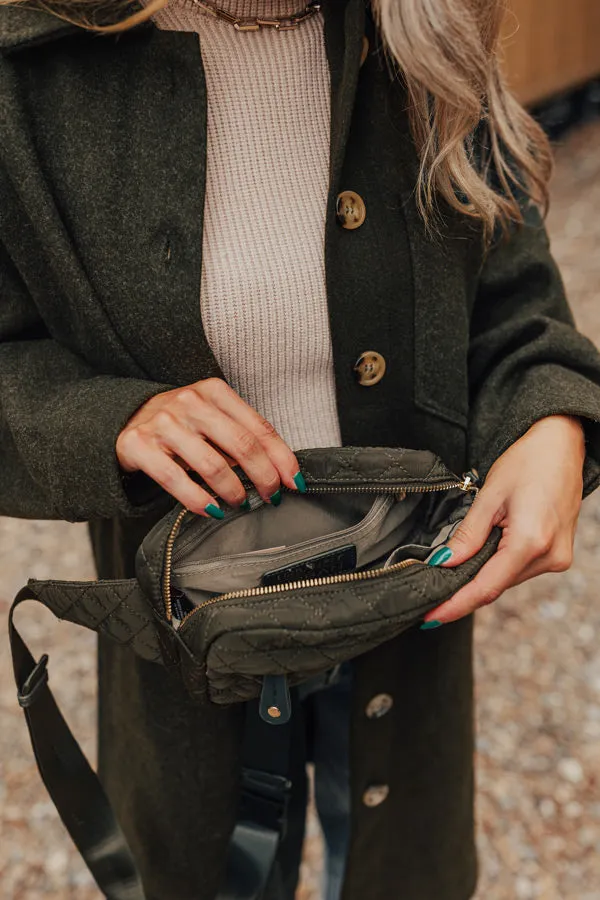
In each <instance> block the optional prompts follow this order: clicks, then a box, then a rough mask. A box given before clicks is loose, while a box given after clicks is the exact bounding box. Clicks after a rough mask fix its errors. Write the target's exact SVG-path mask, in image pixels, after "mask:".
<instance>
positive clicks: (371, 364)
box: [354, 350, 385, 387]
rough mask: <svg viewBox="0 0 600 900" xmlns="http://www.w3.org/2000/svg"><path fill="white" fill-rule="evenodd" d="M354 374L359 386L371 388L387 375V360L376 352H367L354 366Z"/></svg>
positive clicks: (362, 354)
mask: <svg viewBox="0 0 600 900" xmlns="http://www.w3.org/2000/svg"><path fill="white" fill-rule="evenodd" d="M354 372H355V373H356V378H357V381H358V383H359V384H362V385H364V387H371V386H372V385H374V384H377V382H378V381H381V379H382V378H383V376H384V374H385V359H384V358H383V356H382V355H381V353H377V351H376V350H365V352H364V353H361V355H360V356H359V357H358V359H357V360H356V362H355V364H354Z"/></svg>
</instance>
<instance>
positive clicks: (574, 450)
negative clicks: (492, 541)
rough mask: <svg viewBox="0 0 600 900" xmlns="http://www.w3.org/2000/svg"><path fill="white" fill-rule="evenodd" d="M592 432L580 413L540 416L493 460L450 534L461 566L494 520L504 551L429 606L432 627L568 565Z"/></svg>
mask: <svg viewBox="0 0 600 900" xmlns="http://www.w3.org/2000/svg"><path fill="white" fill-rule="evenodd" d="M584 457H585V439H584V432H583V427H582V425H581V422H580V420H579V419H578V418H576V417H573V416H548V417H546V418H544V419H539V420H538V421H537V422H535V423H534V425H532V426H531V428H529V430H528V431H527V432H526V433H525V434H524V435H523V436H522V437H521V438H519V440H517V441H515V443H514V444H512V445H511V446H510V447H509V448H508V450H506V451H505V453H503V454H502V456H500V457H498V459H497V460H496V461H495V463H494V464H493V465H492V466H491V468H490V470H489V472H488V475H487V477H486V479H485V483H484V485H483V487H482V488H481V489H480V491H479V493H478V494H477V497H476V498H475V502H474V503H473V506H472V507H471V509H470V510H469V512H468V513H467V515H466V516H465V519H464V522H463V523H462V525H461V526H460V527H459V528H458V529H457V531H456V532H455V533H454V535H453V536H452V538H451V539H450V540H449V541H448V543H447V546H448V547H449V548H450V549H451V550H452V556H451V557H450V558H449V559H447V561H445V562H444V563H442V565H444V566H449V567H453V566H456V565H459V563H463V562H465V560H467V559H469V558H470V557H472V556H473V555H474V554H475V553H477V551H478V550H480V549H481V547H482V546H483V544H484V543H485V541H486V540H487V538H488V536H489V533H490V531H491V529H492V527H493V526H494V525H499V526H500V527H501V528H502V529H503V532H502V537H501V539H500V543H499V545H498V550H497V552H496V553H495V554H494V555H493V556H492V558H491V559H490V560H489V561H488V562H487V563H486V564H485V565H484V566H482V568H481V569H480V571H479V572H478V573H477V575H476V576H475V577H474V578H473V579H472V581H470V582H469V583H468V584H466V585H465V586H464V587H463V588H461V589H460V590H459V591H457V592H456V594H454V596H453V597H452V598H451V599H450V600H448V601H446V602H445V603H443V604H442V605H441V606H438V608H437V609H434V610H432V611H431V612H430V613H428V615H427V617H426V619H425V623H426V624H425V627H426V628H433V627H435V624H436V623H439V624H440V625H445V624H446V623H448V622H453V621H454V620H455V619H460V618H462V616H466V615H468V614H469V613H472V612H474V611H475V610H476V609H478V608H479V607H480V606H486V605H487V604H489V603H493V602H494V601H495V600H497V599H498V597H499V596H500V595H501V594H502V593H503V592H504V591H505V590H506V589H507V588H509V587H512V586H513V585H515V584H520V583H521V582H522V581H527V579H528V578H533V577H534V576H535V575H540V574H541V573H542V572H564V571H565V570H566V569H568V568H569V567H570V565H571V563H572V559H573V542H574V538H575V529H576V526H577V518H578V516H579V510H580V507H581V499H582V491H583V477H582V471H583V461H584Z"/></svg>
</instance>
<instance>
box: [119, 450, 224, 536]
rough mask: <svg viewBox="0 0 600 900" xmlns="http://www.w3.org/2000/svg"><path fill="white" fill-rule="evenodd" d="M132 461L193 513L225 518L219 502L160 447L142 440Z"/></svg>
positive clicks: (133, 454)
mask: <svg viewBox="0 0 600 900" xmlns="http://www.w3.org/2000/svg"><path fill="white" fill-rule="evenodd" d="M130 458H132V459H135V463H134V464H135V468H136V469H139V470H140V471H141V472H145V473H146V475H149V476H150V478H152V479H154V481H156V483H157V484H160V486H161V487H162V488H163V489H164V490H165V491H167V493H169V494H171V496H172V497H175V499H176V500H179V502H180V503H183V505H184V506H186V507H187V508H188V509H189V510H191V511H192V512H194V513H197V514H198V515H201V516H211V517H212V518H217V519H219V518H222V517H223V515H224V513H223V510H221V508H220V507H219V503H218V500H216V498H215V497H212V496H211V495H210V494H209V493H208V491H205V490H204V488H202V487H200V485H199V484H196V483H195V482H194V481H192V479H191V478H190V477H189V476H188V475H186V473H185V472H184V470H183V469H182V468H181V466H178V465H177V463H176V462H175V461H174V460H173V459H171V457H170V456H169V455H168V453H165V451H164V450H163V449H161V448H160V447H159V446H158V445H156V444H154V445H153V444H152V443H151V442H150V441H143V440H142V439H140V441H139V445H138V450H137V451H134V452H133V453H132V455H131V457H130Z"/></svg>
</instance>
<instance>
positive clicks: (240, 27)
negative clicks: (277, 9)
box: [192, 0, 321, 31]
mask: <svg viewBox="0 0 600 900" xmlns="http://www.w3.org/2000/svg"><path fill="white" fill-rule="evenodd" d="M192 2H193V3H195V4H196V6H199V7H200V8H201V9H203V10H204V11H205V12H207V13H208V14H209V15H211V16H214V17H215V19H222V20H223V21H224V22H229V24H230V25H233V27H234V28H235V30H236V31H260V30H261V28H273V29H274V30H275V31H289V30H290V29H291V28H297V27H298V25H300V24H301V23H302V22H305V21H306V20H307V19H311V18H312V17H313V16H314V15H316V13H318V12H319V10H320V9H321V4H320V3H319V2H316V0H311V2H310V3H308V4H307V6H305V7H304V9H301V10H300V11H299V12H297V13H291V14H290V15H288V16H273V17H270V18H269V17H266V16H265V17H260V16H257V17H256V18H255V19H251V18H241V17H239V16H234V15H232V14H231V13H229V12H227V10H225V9H220V8H219V7H218V6H214V5H213V4H212V3H206V2H204V0H192Z"/></svg>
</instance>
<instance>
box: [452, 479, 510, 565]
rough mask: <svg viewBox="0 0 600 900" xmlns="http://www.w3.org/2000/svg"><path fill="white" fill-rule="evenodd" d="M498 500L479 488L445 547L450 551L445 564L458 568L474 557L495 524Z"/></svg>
mask: <svg viewBox="0 0 600 900" xmlns="http://www.w3.org/2000/svg"><path fill="white" fill-rule="evenodd" d="M497 512H498V498H497V497H494V495H493V494H491V493H489V492H487V491H486V490H485V488H484V487H483V488H481V489H480V490H479V492H478V494H477V495H476V497H475V500H474V501H473V505H472V506H471V508H470V510H469V512H468V513H467V515H466V516H465V518H464V519H463V521H462V522H461V524H460V525H459V526H458V528H457V529H456V531H455V532H454V534H453V535H452V537H451V538H450V540H449V541H447V543H446V545H445V546H446V547H449V549H450V550H451V551H452V556H448V558H447V560H446V562H447V563H448V565H450V566H458V565H460V563H463V562H465V561H466V560H467V559H470V558H471V557H472V556H474V555H475V554H476V553H477V552H478V551H479V550H481V548H482V547H483V545H484V544H485V542H486V540H487V539H488V537H489V535H490V532H491V530H492V528H493V526H494V524H495V520H496V517H497Z"/></svg>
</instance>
